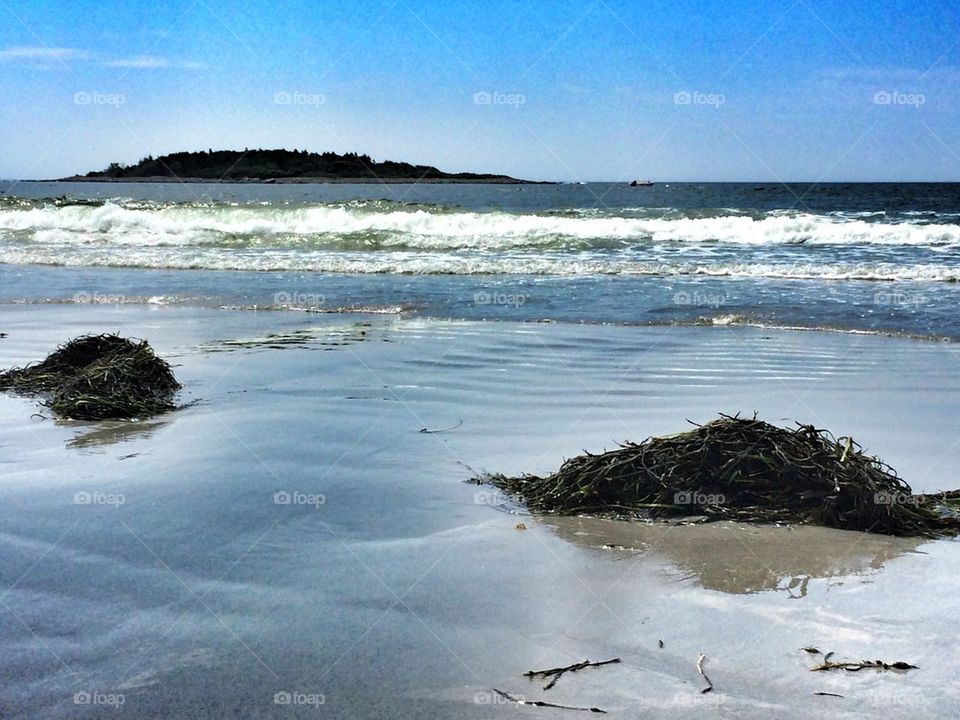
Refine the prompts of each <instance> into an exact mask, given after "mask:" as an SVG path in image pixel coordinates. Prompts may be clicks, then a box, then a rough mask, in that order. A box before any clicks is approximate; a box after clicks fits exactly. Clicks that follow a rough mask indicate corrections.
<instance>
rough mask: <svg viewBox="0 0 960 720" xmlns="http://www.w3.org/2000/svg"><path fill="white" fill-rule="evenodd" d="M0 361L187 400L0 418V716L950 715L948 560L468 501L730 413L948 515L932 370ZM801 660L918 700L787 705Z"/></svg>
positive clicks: (774, 343)
mask: <svg viewBox="0 0 960 720" xmlns="http://www.w3.org/2000/svg"><path fill="white" fill-rule="evenodd" d="M0 331H2V332H6V333H8V336H7V337H6V338H3V339H0V364H2V365H3V366H10V365H19V364H22V363H23V362H26V361H29V360H31V359H35V358H38V357H43V356H44V355H45V354H46V353H47V352H49V350H50V349H51V348H52V347H54V346H55V345H56V344H57V343H59V342H62V341H63V340H65V339H67V338H69V337H72V336H75V335H78V334H82V333H86V332H101V331H102V332H107V331H114V332H116V331H119V332H121V333H124V334H131V335H136V336H140V337H144V338H146V339H148V340H149V341H150V343H151V345H153V347H154V348H155V349H156V350H157V352H158V353H160V354H161V355H163V356H165V357H167V358H168V359H170V360H171V362H172V363H174V365H175V372H176V374H177V377H178V379H180V380H181V382H182V383H183V384H184V386H185V387H186V388H187V390H186V391H185V392H184V393H183V394H182V395H181V399H182V400H184V401H188V402H189V401H195V402H194V404H192V405H190V406H189V407H187V408H185V409H183V410H180V411H178V412H176V413H173V414H170V415H166V416H161V417H158V418H154V419H151V420H150V421H146V422H143V423H99V424H90V423H71V422H57V421H54V420H53V419H50V418H49V417H46V418H41V417H36V416H32V413H35V412H37V411H38V407H37V406H36V404H35V403H34V402H32V401H31V400H29V399H22V398H13V397H7V396H0V446H2V447H3V449H4V452H3V453H2V454H0V463H2V467H3V480H2V482H0V518H2V524H0V528H2V544H0V577H2V579H3V585H2V590H0V594H2V605H0V618H2V619H0V628H2V630H0V680H2V687H3V690H2V694H0V708H2V712H3V714H4V717H8V718H17V717H24V718H28V717H48V718H57V717H63V718H68V717H69V718H74V717H123V718H125V717H130V718H151V717H197V718H207V717H223V716H237V717H320V716H323V717H334V718H358V717H391V718H404V717H409V718H450V717H464V718H473V717H476V718H490V717H516V716H517V715H518V713H520V714H522V715H524V716H529V717H544V718H547V717H577V716H579V715H578V714H577V713H574V712H572V711H560V710H551V709H545V708H520V709H518V708H516V707H514V706H513V705H509V704H504V703H502V702H498V701H497V700H496V699H495V698H494V696H492V695H491V688H493V687H498V688H501V689H503V690H506V691H508V692H511V693H514V694H517V695H523V696H525V697H527V698H528V699H545V700H549V701H551V702H556V703H564V704H574V705H587V706H598V707H601V708H603V709H605V710H607V711H609V714H610V716H611V717H630V718H634V717H658V718H659V717H677V718H683V717H703V716H705V715H708V716H719V717H738V718H741V717H742V718H767V717H778V718H805V719H806V718H810V717H817V718H821V717H825V718H847V717H849V718H853V717H857V718H860V717H864V716H867V717H870V716H882V717H887V718H900V717H902V718H916V717H925V718H948V717H953V716H954V714H955V710H954V701H955V698H956V697H957V695H958V692H960V684H958V682H957V680H956V679H955V677H956V673H955V668H956V666H957V661H958V647H960V646H958V644H957V642H956V640H957V632H956V623H955V620H954V619H955V617H956V615H957V610H958V605H960V601H958V600H957V598H958V597H960V580H958V579H957V573H956V572H955V568H956V567H957V563H958V561H960V545H958V543H957V542H956V541H950V540H946V541H936V542H928V541H923V542H921V541H918V540H908V539H897V538H889V537H883V536H875V535H866V534H858V533H847V532H843V531H833V530H826V529H822V528H774V527H753V526H737V525H733V524H714V525H710V526H703V527H649V526H645V525H636V524H628V523H622V522H615V521H609V520H593V519H585V518H563V519H558V518H534V517H529V516H527V515H525V514H523V512H522V510H520V509H519V508H516V507H514V506H512V505H511V504H510V503H509V502H507V501H506V499H505V498H503V497H502V496H499V495H496V494H494V493H492V492H490V491H489V489H487V488H480V487H477V486H474V485H470V484H467V483H466V482H464V481H465V480H466V479H467V478H469V477H470V476H471V474H472V472H471V469H472V470H478V471H479V470H490V471H501V472H507V473H511V472H521V471H531V472H547V471H549V470H551V469H553V468H555V467H556V466H557V465H559V463H560V462H561V461H562V460H563V458H564V457H569V456H571V455H573V454H577V453H579V452H581V451H582V450H584V449H589V450H601V449H603V448H605V447H611V446H612V445H613V444H614V442H615V441H617V440H624V439H634V440H639V439H642V438H643V437H644V436H646V435H649V434H659V433H665V432H671V431H676V430H682V429H684V420H685V418H689V419H691V420H696V421H702V420H706V419H709V418H710V417H712V416H713V415H714V414H715V413H716V412H718V411H723V412H737V411H741V412H751V413H752V412H753V411H758V412H759V413H760V414H761V416H763V417H765V418H766V419H768V420H771V421H774V422H779V421H781V420H783V419H794V418H795V419H798V420H803V421H808V422H815V423H817V424H819V425H822V426H824V427H828V428H831V429H833V430H835V431H837V432H840V433H851V434H853V436H854V437H856V438H857V439H858V441H860V442H861V443H862V444H863V445H864V446H865V447H866V449H867V450H869V451H871V452H876V453H878V454H880V455H881V456H882V457H884V459H886V460H887V461H888V462H890V463H891V464H892V465H894V467H896V468H897V469H898V470H899V471H900V473H901V474H902V475H903V476H904V477H905V478H906V479H907V481H908V482H910V483H911V484H912V485H913V486H914V489H915V490H919V491H932V490H935V489H938V488H948V487H949V488H952V487H956V486H957V482H956V477H955V472H954V468H956V467H957V465H958V461H960V444H958V443H956V442H955V438H956V437H958V430H960V428H958V425H960V416H958V415H957V413H956V410H955V409H956V407H957V403H958V400H960V371H958V364H957V351H956V350H955V347H954V346H953V345H951V344H942V343H933V342H918V341H913V340H907V339H891V338H881V337H868V336H857V335H845V334H836V333H832V334H822V333H813V332H789V331H779V332H774V331H768V330H758V329H751V328H624V327H605V326H578V325H562V324H556V325H541V324H512V323H477V322H473V323H471V322H441V321H428V320H410V319H404V318H402V317H385V316H359V315H358V316H350V315H340V316H304V315H303V314H300V313H281V312H261V313H254V312H231V311H217V310H198V309H190V308H171V307H157V308H146V307H110V306H98V307H95V308H93V307H84V306H53V305H51V306H44V307H37V306H30V307H27V306H24V307H16V306H6V307H5V308H4V310H3V314H2V315H0ZM461 420H462V421H463V424H462V425H459V426H458V423H459V422H460V421H461ZM454 426H457V427H455V428H454ZM423 428H427V429H445V428H454V429H451V430H449V431H447V432H438V433H422V432H420V430H421V429H423ZM468 466H469V467H468ZM278 493H286V495H277V494H278ZM284 498H286V499H288V500H289V502H284ZM518 522H522V523H523V524H524V525H525V527H526V528H527V529H526V530H518V529H516V525H517V523H518ZM659 641H663V647H662V648H661V647H660V646H659ZM805 646H816V647H818V648H821V649H822V650H824V651H835V652H836V659H846V658H850V659H861V658H869V659H876V658H879V659H883V660H888V661H893V660H904V661H907V662H911V663H913V664H916V665H919V667H920V669H919V670H914V671H910V672H908V673H903V674H898V673H876V672H873V671H862V672H860V673H852V674H850V673H848V674H839V673H832V674H825V673H811V672H809V668H810V667H812V666H813V665H814V663H815V659H814V658H812V657H811V656H810V655H808V654H806V653H804V652H802V650H801V648H803V647H805ZM700 653H704V654H705V655H706V662H705V666H704V668H705V670H706V672H707V674H708V675H709V676H710V678H711V680H712V681H713V684H714V686H715V690H714V692H713V693H711V694H708V695H701V694H700V692H699V691H700V689H701V687H703V682H702V679H701V678H700V677H699V675H698V674H697V670H696V660H697V657H698V655H699V654H700ZM609 657H620V658H621V659H622V661H623V662H622V663H620V664H618V665H612V666H608V667H603V668H599V669H593V670H584V671H582V672H579V673H576V674H574V675H567V676H565V677H563V678H562V679H561V680H560V681H559V682H558V684H557V686H556V687H555V688H554V689H552V690H550V691H548V692H544V691H543V690H541V686H542V683H539V684H538V683H536V682H531V681H529V680H527V679H526V678H524V677H522V673H523V672H525V671H527V670H529V669H532V668H543V667H552V666H556V665H562V664H567V663H572V662H576V661H579V660H583V659H585V658H590V659H593V660H603V659H606V658H609ZM815 692H833V693H839V694H842V695H844V697H843V698H836V697H827V696H818V695H814V693H815ZM76 693H90V694H91V696H90V702H89V703H82V702H81V703H80V704H77V703H76V702H75V694H76ZM283 693H289V695H283ZM121 696H122V698H123V703H122V704H120V705H116V704H115V705H109V704H104V703H107V702H109V701H110V699H111V698H113V701H114V702H115V703H118V702H119V698H120V697H121ZM85 698H86V696H83V695H81V696H78V699H79V700H80V701H83V700H84V699H85ZM285 699H289V700H290V703H289V704H284V705H278V704H277V703H276V702H275V700H276V701H279V702H281V703H282V702H283V701H284V700H285ZM321 700H322V704H321Z"/></svg>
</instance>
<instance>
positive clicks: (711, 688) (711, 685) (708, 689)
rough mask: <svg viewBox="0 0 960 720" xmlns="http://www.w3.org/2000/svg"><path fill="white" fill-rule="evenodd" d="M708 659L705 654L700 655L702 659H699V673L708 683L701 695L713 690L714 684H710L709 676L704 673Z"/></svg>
mask: <svg viewBox="0 0 960 720" xmlns="http://www.w3.org/2000/svg"><path fill="white" fill-rule="evenodd" d="M706 659H707V656H706V655H704V654H703V653H700V657H698V658H697V672H698V673H700V677H702V678H703V679H704V680H706V681H707V686H706V687H705V688H704V689H703V690H701V691H700V693H701V694H706V693H708V692H711V691H712V690H713V683H712V682H710V678H708V677H707V674H706V673H705V672H704V671H703V661H704V660H706Z"/></svg>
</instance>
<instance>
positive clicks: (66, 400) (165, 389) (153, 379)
mask: <svg viewBox="0 0 960 720" xmlns="http://www.w3.org/2000/svg"><path fill="white" fill-rule="evenodd" d="M179 389H180V383H179V382H177V379H176V378H175V377H174V375H173V372H172V371H171V370H170V365H168V364H167V362H166V361H165V360H163V359H162V358H159V357H157V356H156V354H154V352H153V349H152V348H151V347H150V345H149V344H148V343H147V342H146V341H145V340H130V339H127V338H122V337H120V336H118V335H108V334H104V335H86V336H84V337H79V338H76V339H75V340H71V341H70V342H68V343H66V344H65V345H61V346H60V347H59V348H57V350H56V351H55V352H53V353H51V354H50V355H49V356H47V358H46V359H45V360H43V361H42V362H39V363H33V364H30V365H27V366H26V367H22V368H13V369H11V370H7V371H5V372H2V373H0V390H6V391H10V392H14V393H17V394H19V395H27V396H39V397H42V398H43V403H44V404H45V405H47V406H48V407H49V408H50V409H51V410H53V411H54V412H55V413H56V414H57V415H59V416H61V417H64V418H70V419H74V420H105V419H129V418H139V417H146V416H149V415H155V414H157V413H160V412H164V411H166V410H172V409H173V408H174V404H173V397H174V394H175V393H176V392H177V390H179Z"/></svg>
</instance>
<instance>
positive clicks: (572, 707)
mask: <svg viewBox="0 0 960 720" xmlns="http://www.w3.org/2000/svg"><path fill="white" fill-rule="evenodd" d="M493 691H494V692H495V693H496V694H497V695H499V696H500V697H502V698H505V699H507V700H509V701H510V702H515V703H517V705H533V706H534V707H545V708H556V709H558V710H579V711H580V712H592V713H601V714H603V715H606V714H607V711H606V710H601V709H600V708H596V707H576V706H575V705H557V704H555V703H549V702H544V701H543V700H521V699H520V698H518V697H515V696H513V695H511V694H510V693H505V692H504V691H503V690H497V688H493Z"/></svg>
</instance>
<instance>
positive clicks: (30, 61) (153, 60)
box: [0, 45, 207, 70]
mask: <svg viewBox="0 0 960 720" xmlns="http://www.w3.org/2000/svg"><path fill="white" fill-rule="evenodd" d="M101 57H102V56H98V55H97V54H96V53H92V52H90V51H88V50H80V49H78V48H67V47H46V46H43V45H22V46H18V47H10V48H6V49H3V50H0V63H4V62H9V63H18V64H21V65H25V66H27V67H32V68H40V69H49V68H52V67H56V64H60V65H63V64H65V63H68V62H71V61H81V62H82V61H95V60H99V61H100V62H99V65H101V66H102V67H111V68H126V69H128V70H152V69H164V68H169V69H174V70H202V69H204V68H206V67H207V65H206V64H205V63H202V62H196V61H193V60H172V59H170V58H168V57H164V56H162V55H135V56H132V57H121V58H113V59H106V60H101V59H100V58H101Z"/></svg>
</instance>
